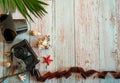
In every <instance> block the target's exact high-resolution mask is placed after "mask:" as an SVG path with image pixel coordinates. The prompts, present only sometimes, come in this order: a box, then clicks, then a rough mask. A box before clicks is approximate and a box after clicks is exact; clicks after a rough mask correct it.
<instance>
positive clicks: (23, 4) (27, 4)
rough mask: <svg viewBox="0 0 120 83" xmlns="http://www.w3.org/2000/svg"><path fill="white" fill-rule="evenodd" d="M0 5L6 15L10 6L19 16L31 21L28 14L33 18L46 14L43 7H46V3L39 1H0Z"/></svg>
mask: <svg viewBox="0 0 120 83" xmlns="http://www.w3.org/2000/svg"><path fill="white" fill-rule="evenodd" d="M0 4H1V6H2V9H3V10H4V11H5V12H6V13H8V12H9V10H10V9H9V8H10V6H11V7H12V8H13V9H14V11H15V10H16V8H18V10H19V11H20V12H21V14H22V15H23V16H24V17H25V18H26V19H27V20H28V19H31V20H32V21H33V19H32V18H31V16H30V13H32V14H33V15H34V16H35V17H40V18H41V17H42V16H43V15H45V13H47V11H46V10H45V9H44V7H43V6H44V5H48V4H47V3H45V2H43V1H41V0H0Z"/></svg>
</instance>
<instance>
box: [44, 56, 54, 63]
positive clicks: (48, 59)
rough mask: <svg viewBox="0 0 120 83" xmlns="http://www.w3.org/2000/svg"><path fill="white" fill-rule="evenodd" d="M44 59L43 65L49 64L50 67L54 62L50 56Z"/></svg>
mask: <svg viewBox="0 0 120 83" xmlns="http://www.w3.org/2000/svg"><path fill="white" fill-rule="evenodd" d="M43 59H44V61H43V63H47V65H50V63H51V62H52V61H53V60H51V59H50V55H48V56H47V57H43Z"/></svg>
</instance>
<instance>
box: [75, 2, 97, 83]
mask: <svg viewBox="0 0 120 83" xmlns="http://www.w3.org/2000/svg"><path fill="white" fill-rule="evenodd" d="M98 4H99V3H98V0H75V47H76V48H75V49H76V66H81V67H83V68H84V69H85V70H88V69H96V70H99V27H98V6H99V5H98ZM76 81H77V82H76V83H99V79H93V78H91V77H90V78H89V79H86V80H84V79H81V78H80V76H77V77H76Z"/></svg>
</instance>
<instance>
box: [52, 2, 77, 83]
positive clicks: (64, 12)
mask: <svg viewBox="0 0 120 83" xmlns="http://www.w3.org/2000/svg"><path fill="white" fill-rule="evenodd" d="M53 31H54V32H53V33H54V39H53V40H54V52H55V60H54V62H55V64H56V69H57V70H58V71H61V70H63V69H65V68H66V67H70V66H75V49H74V0H55V27H54V29H53ZM58 83H75V76H71V77H70V78H68V79H64V78H61V79H59V80H58Z"/></svg>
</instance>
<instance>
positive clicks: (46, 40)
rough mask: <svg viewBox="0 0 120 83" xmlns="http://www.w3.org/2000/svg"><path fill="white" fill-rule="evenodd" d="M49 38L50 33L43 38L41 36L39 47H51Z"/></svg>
mask: <svg viewBox="0 0 120 83" xmlns="http://www.w3.org/2000/svg"><path fill="white" fill-rule="evenodd" d="M49 40H50V36H49V35H45V36H43V37H42V38H40V39H39V40H38V43H37V46H38V48H39V49H48V48H49V46H50V45H49Z"/></svg>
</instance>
